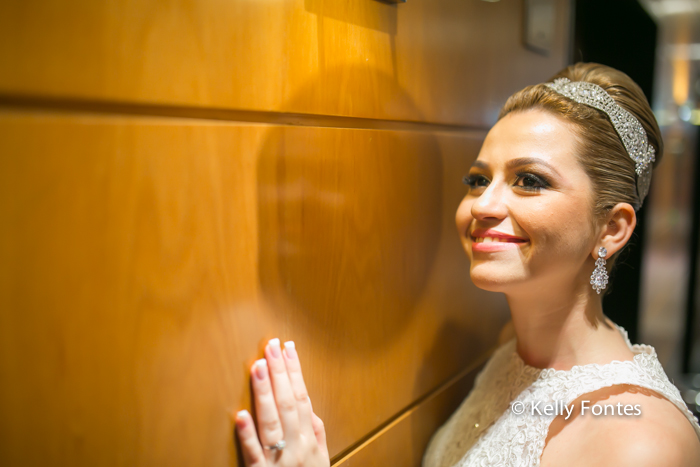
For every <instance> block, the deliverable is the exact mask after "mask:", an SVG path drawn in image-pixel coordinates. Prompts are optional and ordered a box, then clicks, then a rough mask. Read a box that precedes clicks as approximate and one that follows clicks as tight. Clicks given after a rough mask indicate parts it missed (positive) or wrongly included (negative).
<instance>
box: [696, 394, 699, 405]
mask: <svg viewBox="0 0 700 467" xmlns="http://www.w3.org/2000/svg"><path fill="white" fill-rule="evenodd" d="M695 405H700V392H699V393H698V395H697V396H695Z"/></svg>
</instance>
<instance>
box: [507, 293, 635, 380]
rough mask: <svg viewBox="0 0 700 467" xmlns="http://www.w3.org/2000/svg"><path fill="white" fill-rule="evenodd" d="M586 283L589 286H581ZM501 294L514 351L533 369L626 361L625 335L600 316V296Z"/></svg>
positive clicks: (629, 352) (601, 312)
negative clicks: (510, 320) (510, 324)
mask: <svg viewBox="0 0 700 467" xmlns="http://www.w3.org/2000/svg"><path fill="white" fill-rule="evenodd" d="M585 285H588V284H585ZM532 289H533V287H530V290H528V291H523V292H522V293H520V294H506V298H507V299H508V304H509V306H510V310H511V315H512V317H513V326H514V328H515V334H516V338H517V351H518V354H519V355H520V357H521V358H522V359H523V361H524V362H525V363H526V364H528V365H530V366H534V367H537V368H555V369H557V370H568V369H570V368H571V367H572V366H574V365H585V364H589V363H601V364H604V363H608V362H610V361H611V360H613V359H619V360H628V359H631V356H632V352H631V351H630V350H629V348H628V347H627V344H626V343H625V342H624V339H623V338H622V336H621V335H620V333H619V332H618V331H617V329H616V328H615V327H614V326H612V323H611V322H610V320H608V319H607V318H606V317H605V316H604V315H603V307H602V302H601V298H600V296H599V295H598V294H596V293H595V291H593V290H592V288H591V287H590V286H589V287H588V289H591V290H585V289H584V288H583V287H581V289H583V290H572V289H570V290H557V292H556V293H552V291H551V288H549V289H547V291H546V293H541V294H538V295H537V294H533V293H532Z"/></svg>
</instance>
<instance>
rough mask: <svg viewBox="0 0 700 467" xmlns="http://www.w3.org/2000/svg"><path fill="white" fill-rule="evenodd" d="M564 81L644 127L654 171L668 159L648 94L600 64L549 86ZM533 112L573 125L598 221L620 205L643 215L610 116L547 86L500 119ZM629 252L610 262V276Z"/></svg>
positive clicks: (513, 100) (578, 67) (576, 69)
mask: <svg viewBox="0 0 700 467" xmlns="http://www.w3.org/2000/svg"><path fill="white" fill-rule="evenodd" d="M562 77H565V78H568V79H569V80H571V81H586V82H589V83H594V84H597V85H598V86H600V87H602V88H603V89H604V90H605V91H606V92H607V93H608V94H609V95H610V96H611V97H612V98H613V99H614V100H615V102H616V103H617V104H618V105H619V106H620V107H622V108H623V109H625V110H627V111H628V112H630V113H631V114H632V115H634V116H635V117H636V118H637V120H639V123H641V124H642V126H643V127H644V130H645V131H646V134H647V138H648V141H649V144H651V145H652V146H653V147H654V149H655V150H656V162H655V163H654V167H656V166H657V165H658V164H659V162H660V161H661V158H662V156H663V140H662V138H661V130H659V125H658V124H657V122H656V118H655V117H654V113H653V112H652V110H651V107H650V106H649V102H648V101H647V99H646V97H645V96H644V93H643V92H642V90H641V88H640V87H639V86H638V85H637V84H636V83H635V82H634V81H633V80H632V79H631V78H630V77H629V76H627V75H626V74H625V73H623V72H621V71H618V70H615V69H614V68H610V67H608V66H605V65H600V64H598V63H576V64H574V65H571V66H568V67H567V68H564V69H563V70H562V71H560V72H559V73H557V74H556V75H554V76H553V77H552V78H550V81H554V79H556V78H562ZM529 109H542V110H545V111H548V112H551V113H553V114H555V115H558V116H560V117H562V118H564V119H565V120H567V121H568V122H571V123H573V124H574V128H576V130H577V135H576V136H577V139H578V141H579V144H580V150H579V152H578V154H577V158H578V161H579V162H580V163H581V165H582V166H583V168H584V170H585V172H586V173H587V174H588V176H589V177H590V179H591V182H592V186H593V193H594V195H593V196H594V199H593V200H591V204H592V206H591V208H592V214H593V217H594V218H595V219H600V218H602V217H604V216H605V215H606V214H607V213H608V212H609V211H610V209H612V208H613V207H614V206H615V205H616V204H618V203H629V204H630V205H631V206H632V207H633V208H634V210H635V211H637V210H638V209H639V207H640V206H641V204H642V201H643V200H640V199H639V196H638V194H637V188H636V173H635V171H634V169H635V163H634V161H633V160H632V158H631V157H630V156H629V155H628V154H627V151H626V150H625V147H624V146H623V144H622V141H621V140H620V137H619V136H618V134H617V132H616V131H615V128H614V127H613V125H612V123H611V122H610V120H609V119H608V117H607V116H606V115H605V113H603V112H601V111H600V110H597V109H594V108H593V107H589V106H587V105H585V104H579V103H577V102H574V101H573V100H571V99H568V98H567V97H564V96H562V95H560V94H558V93H557V92H556V91H554V90H552V89H549V88H548V87H547V86H545V85H544V84H536V85H533V86H528V87H526V88H525V89H523V90H521V91H518V92H516V93H515V94H513V95H512V96H510V98H508V100H507V101H506V103H505V105H504V106H503V108H502V109H501V112H500V114H499V116H498V118H499V120H500V119H501V118H503V117H505V116H506V115H508V114H509V113H511V112H516V111H524V110H529ZM624 249H625V248H624V247H623V248H621V249H620V250H619V251H617V252H616V253H615V254H614V255H612V256H611V257H610V258H606V262H607V264H606V266H607V268H608V270H609V271H611V270H612V269H613V267H614V265H615V262H616V260H617V258H618V256H619V254H620V253H621V252H622V251H623V250H624ZM608 290H610V289H609V288H608V289H607V290H606V292H607V291H608Z"/></svg>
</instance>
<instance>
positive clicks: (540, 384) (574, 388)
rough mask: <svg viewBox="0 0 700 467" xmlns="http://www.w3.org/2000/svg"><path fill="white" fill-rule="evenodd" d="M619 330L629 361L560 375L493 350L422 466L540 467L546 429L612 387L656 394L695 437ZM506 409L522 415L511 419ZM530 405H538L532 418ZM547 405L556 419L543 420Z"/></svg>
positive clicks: (662, 378) (505, 350) (655, 365)
mask: <svg viewBox="0 0 700 467" xmlns="http://www.w3.org/2000/svg"><path fill="white" fill-rule="evenodd" d="M618 329H619V330H620V332H621V333H622V335H623V336H624V338H625V340H626V341H627V345H628V346H629V347H630V349H631V350H632V352H634V354H635V355H634V357H633V360H630V361H622V362H621V361H613V362H610V363H608V364H605V365H598V364H590V365H580V366H574V367H573V368H572V369H571V370H567V371H563V370H554V369H551V368H548V369H544V370H542V369H539V368H534V367H531V366H528V365H526V364H525V362H523V360H522V359H521V358H520V356H519V355H518V353H517V352H516V350H515V345H516V342H515V339H512V340H511V341H510V342H508V343H506V344H504V345H502V346H501V347H499V348H498V350H496V352H495V353H494V354H493V355H492V356H491V358H490V359H489V361H488V363H487V364H486V366H485V367H484V368H483V370H482V371H481V372H480V373H479V375H478V376H477V377H476V380H475V384H474V388H473V389H472V391H471V392H470V393H469V395H468V396H467V398H466V399H465V400H464V401H463V402H462V404H461V405H460V406H459V408H458V409H457V410H456V411H455V413H453V414H452V416H451V417H450V418H449V419H448V420H447V422H445V424H444V425H443V426H442V427H440V429H439V430H438V431H437V432H435V434H434V435H433V437H432V439H431V440H430V443H429V444H428V448H427V450H426V452H425V454H424V456H423V464H422V465H423V467H467V466H479V467H486V466H502V467H506V466H508V467H510V466H513V467H515V466H518V467H525V466H527V467H531V466H532V467H536V466H539V465H540V458H541V457H542V451H543V449H544V443H545V439H546V438H547V431H548V429H549V425H550V423H551V422H552V420H554V418H555V417H556V416H557V415H558V414H560V413H562V410H561V409H562V408H563V407H564V406H570V405H571V404H572V403H573V402H574V401H575V400H576V399H577V398H579V397H580V396H582V395H584V394H587V393H590V392H592V391H596V390H598V389H601V388H604V387H608V386H613V385H617V384H630V385H636V386H640V387H643V388H647V389H651V390H653V391H656V392H657V393H659V394H661V395H663V396H664V397H666V398H667V399H668V400H669V401H671V402H672V403H673V404H674V405H675V406H676V407H678V409H680V410H681V412H683V414H684V415H685V416H686V417H687V418H688V420H689V421H690V423H691V424H692V425H693V428H695V432H696V433H697V434H698V437H700V425H698V420H697V418H695V417H694V416H693V414H692V412H690V410H688V408H687V407H686V405H685V403H684V402H683V400H682V399H681V395H680V392H679V391H678V389H677V388H676V387H675V386H674V385H673V384H672V383H671V382H670V381H669V379H668V376H666V373H665V372H664V370H663V368H662V367H661V363H659V360H658V358H657V357H656V351H655V350H654V348H653V347H651V346H648V345H632V344H631V343H630V341H629V338H628V336H627V332H626V331H625V330H624V329H623V328H621V327H619V326H618ZM511 404H514V405H513V407H515V408H516V409H517V410H516V411H520V410H522V411H523V412H524V413H522V414H520V415H518V414H516V413H514V411H513V410H511ZM533 404H537V409H536V410H535V411H533V409H532V408H533ZM603 404H604V403H601V405H603ZM547 405H549V406H551V407H552V408H553V410H554V411H557V410H558V412H557V413H554V414H550V415H547V414H545V413H544V411H545V406H547ZM630 409H631V408H630ZM538 412H541V413H542V415H539V413H538ZM633 413H634V412H633ZM565 416H566V414H565Z"/></svg>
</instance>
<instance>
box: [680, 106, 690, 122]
mask: <svg viewBox="0 0 700 467" xmlns="http://www.w3.org/2000/svg"><path fill="white" fill-rule="evenodd" d="M691 115H692V112H691V110H690V107H689V106H688V104H683V105H681V106H680V107H678V117H679V118H680V119H681V120H683V121H684V122H689V121H690V117H691Z"/></svg>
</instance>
